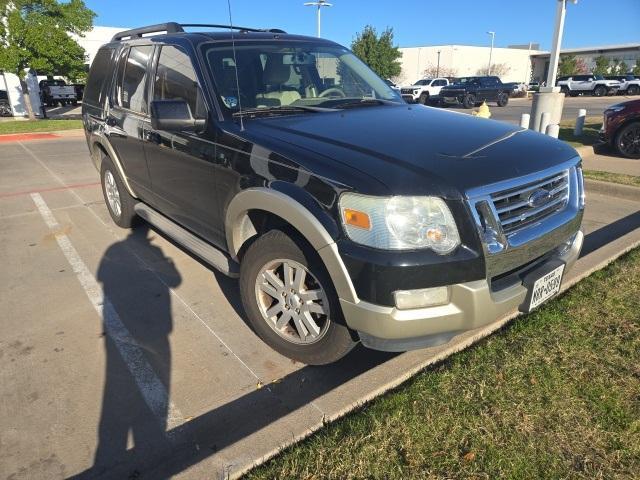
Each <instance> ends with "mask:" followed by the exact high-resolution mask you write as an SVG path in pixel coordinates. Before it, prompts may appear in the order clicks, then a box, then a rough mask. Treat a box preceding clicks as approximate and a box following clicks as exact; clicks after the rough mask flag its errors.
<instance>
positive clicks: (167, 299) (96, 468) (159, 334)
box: [72, 224, 397, 479]
mask: <svg viewBox="0 0 640 480" xmlns="http://www.w3.org/2000/svg"><path fill="white" fill-rule="evenodd" d="M148 233H149V228H148V226H147V225H146V224H145V225H141V226H139V227H136V229H135V230H133V231H132V232H131V233H130V234H129V236H128V237H127V238H126V239H124V240H122V241H120V242H117V243H114V244H113V245H111V246H110V247H109V248H108V250H107V251H106V252H105V254H104V256H103V258H102V260H101V263H100V267H99V270H98V276H97V277H98V281H99V282H100V283H101V284H102V287H103V290H104V296H105V299H108V300H109V301H110V302H111V304H112V305H113V307H114V309H115V311H116V312H117V315H118V316H119V320H120V323H121V326H122V327H123V328H120V330H118V328H115V329H114V327H113V320H109V319H108V315H106V313H107V312H106V311H105V313H104V314H103V317H104V318H105V320H104V332H103V335H104V339H105V352H106V381H105V386H104V394H103V399H102V413H101V417H100V423H99V432H98V446H97V448H96V453H95V461H94V465H93V466H92V467H91V468H89V469H87V470H85V471H84V472H81V473H79V474H78V475H75V476H74V477H72V478H83V479H84V478H118V479H120V478H125V479H127V478H129V479H134V478H141V477H142V478H154V479H157V478H169V477H171V476H173V475H176V474H178V473H180V472H182V471H184V470H185V469H187V468H189V467H190V466H192V465H195V464H197V463H199V462H201V461H202V460H204V459H206V458H208V457H210V456H211V455H214V454H215V453H216V452H218V451H220V450H221V449H224V448H226V447H229V446H231V445H233V444H235V443H237V442H239V441H241V440H243V439H245V438H247V437H248V436H250V435H252V434H254V433H256V432H259V431H260V430H262V429H263V428H265V427H267V426H269V425H270V424H272V423H273V422H275V421H278V420H280V419H283V418H284V417H286V416H287V415H289V414H292V413H293V412H296V411H297V410H300V409H302V408H307V409H309V411H311V415H313V416H314V417H313V418H312V419H311V420H313V419H317V420H316V422H321V421H323V418H322V414H321V411H320V410H319V409H316V408H315V407H313V406H312V405H311V404H312V403H313V402H314V401H316V400H317V399H318V398H319V397H321V396H322V395H324V394H326V393H328V392H330V391H332V390H333V389H335V388H337V387H339V386H341V385H343V384H345V383H347V382H349V381H350V380H352V379H354V378H356V377H358V376H359V375H361V374H363V373H365V372H367V371H368V370H370V369H372V368H374V367H377V366H379V365H381V364H383V363H385V362H386V361H388V360H390V359H392V358H394V357H395V356H396V355H397V354H390V353H383V352H376V351H373V350H367V349H365V348H363V347H361V346H358V347H356V348H355V349H354V350H353V352H351V353H350V354H349V355H347V357H346V358H344V359H342V360H341V361H339V362H337V363H335V364H333V365H331V366H325V367H311V366H303V367H302V368H300V369H299V370H297V371H295V372H292V373H291V374H289V375H287V376H285V377H284V378H282V379H280V380H279V381H278V382H277V383H271V384H269V385H266V386H264V387H262V388H256V389H255V390H252V391H251V392H249V393H246V394H245V395H242V396H240V397H239V398H237V399H235V400H232V401H230V402H228V403H226V404H224V405H221V406H219V407H217V408H215V409H213V410H211V411H209V412H207V413H204V414H202V415H200V416H198V417H195V418H192V419H190V420H188V421H186V422H185V423H182V424H181V425H179V426H177V427H175V428H171V427H170V426H167V421H168V414H169V412H168V406H169V398H170V378H171V351H170V344H169V335H170V333H171V331H172V327H173V319H172V316H171V292H170V287H171V288H172V287H176V286H178V285H179V284H180V283H181V276H180V274H179V272H178V271H177V270H176V268H175V266H174V265H173V262H172V261H171V260H170V259H168V258H166V257H165V256H164V254H163V252H162V250H161V249H160V248H158V247H156V246H153V245H151V244H150V240H149V238H148ZM153 233H156V231H155V230H153ZM133 252H143V256H144V261H145V263H150V264H151V266H152V268H153V272H152V271H151V270H149V269H147V268H146V267H145V266H143V265H140V263H139V262H138V261H137V260H136V259H135V257H134V255H133ZM194 258H195V257H194ZM154 272H156V273H158V275H159V276H160V277H161V278H162V281H160V280H159V279H158V277H156V275H155V273H154ZM217 279H218V281H219V282H220V284H221V289H222V290H223V292H224V293H225V295H227V300H228V301H229V302H230V303H231V305H232V306H233V307H234V309H236V311H238V312H241V311H242V306H241V303H240V299H239V293H238V289H237V285H236V282H235V280H231V279H229V278H226V277H223V276H222V275H220V276H217ZM105 304H106V302H105ZM242 316H244V313H242ZM107 323H110V325H107ZM123 329H124V330H123ZM123 331H124V332H126V333H127V334H129V335H130V339H132V341H133V343H135V345H138V346H139V347H140V351H141V352H143V354H142V355H140V356H142V358H137V359H136V358H134V359H133V360H134V361H133V368H132V361H131V360H132V358H131V352H129V353H127V352H126V351H124V352H123V347H122V342H125V343H127V342H129V343H131V340H129V339H127V338H123V337H122V334H123ZM114 337H115V338H114ZM125 350H126V348H125ZM123 356H124V357H126V358H127V361H125V359H124V358H123ZM134 357H135V355H134ZM140 361H142V362H144V361H146V362H148V364H149V365H150V366H151V371H152V372H153V373H155V375H156V376H157V377H158V378H159V380H160V381H161V383H162V385H163V386H164V390H162V391H161V392H158V391H156V392H155V395H156V398H155V407H156V408H155V409H152V408H150V405H149V403H150V402H149V398H148V396H147V397H145V396H143V395H142V394H141V393H140V391H141V389H140V388H139V384H140V375H139V372H138V375H136V372H135V368H136V366H137V363H136V362H140ZM147 380H148V379H147ZM142 381H143V384H144V378H143V379H142ZM144 386H145V385H143V387H144ZM221 388H224V385H221ZM158 395H159V396H160V398H157V397H158ZM152 403H154V399H153V398H152ZM158 405H160V408H158ZM154 410H155V411H154ZM298 414H303V412H299V413H298ZM292 421H294V420H292ZM305 423H306V422H305ZM312 423H313V422H312ZM232 470H235V468H234V467H233V466H231V465H230V466H228V471H232ZM227 473H228V472H227ZM223 475H225V472H222V471H221V472H211V477H212V478H217V477H219V476H223Z"/></svg>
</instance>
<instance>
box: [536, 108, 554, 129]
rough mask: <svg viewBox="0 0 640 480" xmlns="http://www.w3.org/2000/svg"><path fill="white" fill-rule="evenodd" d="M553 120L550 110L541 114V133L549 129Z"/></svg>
mask: <svg viewBox="0 0 640 480" xmlns="http://www.w3.org/2000/svg"><path fill="white" fill-rule="evenodd" d="M550 121H551V114H550V113H549V112H543V113H542V115H541V116H540V130H538V131H539V132H540V133H545V132H546V131H547V127H548V126H549V123H550Z"/></svg>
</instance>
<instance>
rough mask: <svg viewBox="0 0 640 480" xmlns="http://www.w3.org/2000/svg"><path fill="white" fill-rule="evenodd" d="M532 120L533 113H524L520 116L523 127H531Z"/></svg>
mask: <svg viewBox="0 0 640 480" xmlns="http://www.w3.org/2000/svg"><path fill="white" fill-rule="evenodd" d="M530 121H531V115H529V114H528V113H523V114H522V116H521V117H520V126H521V127H522V128H529V122H530Z"/></svg>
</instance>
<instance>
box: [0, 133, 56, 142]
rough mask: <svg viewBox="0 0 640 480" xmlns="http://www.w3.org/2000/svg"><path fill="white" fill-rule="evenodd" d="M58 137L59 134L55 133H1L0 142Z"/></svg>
mask: <svg viewBox="0 0 640 480" xmlns="http://www.w3.org/2000/svg"><path fill="white" fill-rule="evenodd" d="M58 137H59V135H56V134H54V133H10V134H8V135H0V143H9V142H24V141H29V140H47V139H52V138H58Z"/></svg>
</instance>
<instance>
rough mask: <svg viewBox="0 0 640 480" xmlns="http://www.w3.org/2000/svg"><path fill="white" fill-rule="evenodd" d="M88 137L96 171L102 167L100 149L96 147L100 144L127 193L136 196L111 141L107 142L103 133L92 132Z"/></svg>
mask: <svg viewBox="0 0 640 480" xmlns="http://www.w3.org/2000/svg"><path fill="white" fill-rule="evenodd" d="M90 138H91V157H92V159H93V164H94V165H95V167H96V169H97V170H98V172H100V169H101V167H102V157H101V156H100V153H101V152H100V151H99V150H100V149H99V148H98V146H100V147H102V149H104V150H105V152H106V153H107V155H108V156H109V158H110V159H111V161H112V162H113V164H114V165H115V166H116V169H117V170H118V173H119V174H120V178H121V179H122V182H123V183H124V186H125V187H126V189H127V191H128V192H129V195H131V196H132V197H133V198H138V196H137V195H136V194H135V192H134V191H133V189H132V188H131V185H130V184H129V180H128V179H127V175H126V174H125V172H124V168H123V167H122V162H121V161H120V158H119V157H118V154H117V153H116V151H115V150H114V149H113V147H112V146H111V143H110V142H109V140H108V139H107V138H106V137H104V136H103V135H97V134H95V133H94V134H92V135H91V137H90Z"/></svg>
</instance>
